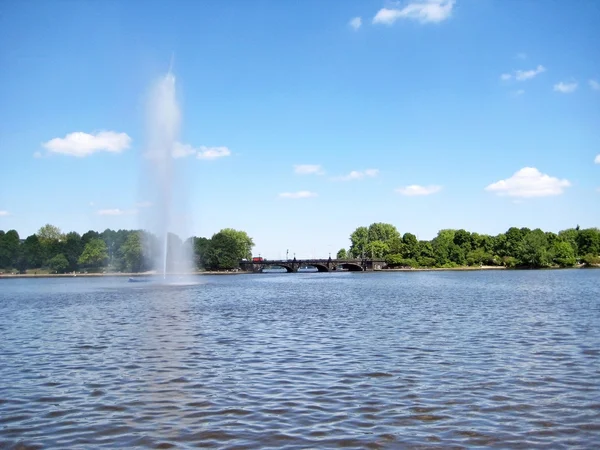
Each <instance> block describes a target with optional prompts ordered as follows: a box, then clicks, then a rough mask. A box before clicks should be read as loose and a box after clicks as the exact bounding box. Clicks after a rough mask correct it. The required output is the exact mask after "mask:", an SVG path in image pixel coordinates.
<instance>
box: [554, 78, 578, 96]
mask: <svg viewBox="0 0 600 450" xmlns="http://www.w3.org/2000/svg"><path fill="white" fill-rule="evenodd" d="M576 89H577V83H563V82H562V81H561V82H560V83H556V84H555V85H554V91H555V92H560V93H561V94H571V93H573V92H575V90H576Z"/></svg>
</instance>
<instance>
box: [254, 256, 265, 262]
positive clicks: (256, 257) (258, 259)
mask: <svg viewBox="0 0 600 450" xmlns="http://www.w3.org/2000/svg"><path fill="white" fill-rule="evenodd" d="M262 261H263V259H262V258H261V257H260V256H254V257H253V258H252V262H262Z"/></svg>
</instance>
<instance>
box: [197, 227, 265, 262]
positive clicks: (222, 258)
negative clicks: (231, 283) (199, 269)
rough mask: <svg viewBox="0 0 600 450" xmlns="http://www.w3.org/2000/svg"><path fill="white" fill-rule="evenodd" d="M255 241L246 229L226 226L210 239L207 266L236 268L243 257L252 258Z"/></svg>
mask: <svg viewBox="0 0 600 450" xmlns="http://www.w3.org/2000/svg"><path fill="white" fill-rule="evenodd" d="M252 247H254V242H253V240H252V238H251V237H250V236H248V234H247V233H246V232H245V231H238V230H234V229H233V228H225V229H223V230H221V231H219V232H218V233H216V234H214V235H213V236H212V237H211V239H210V246H209V248H208V252H207V261H206V265H207V267H209V268H211V269H234V268H237V267H239V262H240V260H242V259H250V258H252Z"/></svg>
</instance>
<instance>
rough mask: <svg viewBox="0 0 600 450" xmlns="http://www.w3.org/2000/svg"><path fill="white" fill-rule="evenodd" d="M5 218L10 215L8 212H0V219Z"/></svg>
mask: <svg viewBox="0 0 600 450" xmlns="http://www.w3.org/2000/svg"><path fill="white" fill-rule="evenodd" d="M6 216H10V213H9V212H8V211H0V217H6Z"/></svg>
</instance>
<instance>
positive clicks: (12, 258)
mask: <svg viewBox="0 0 600 450" xmlns="http://www.w3.org/2000/svg"><path fill="white" fill-rule="evenodd" d="M19 242H20V239H19V233H17V231H16V230H9V231H7V232H6V233H5V234H3V235H2V236H1V237H0V267H5V268H9V267H13V266H15V265H16V261H17V257H18V255H19Z"/></svg>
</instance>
